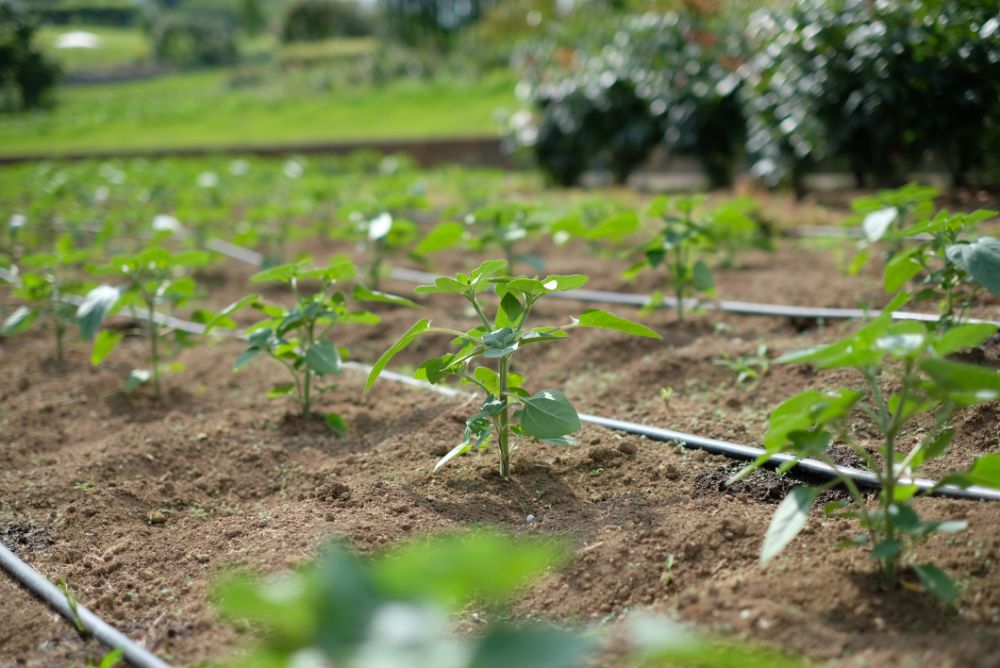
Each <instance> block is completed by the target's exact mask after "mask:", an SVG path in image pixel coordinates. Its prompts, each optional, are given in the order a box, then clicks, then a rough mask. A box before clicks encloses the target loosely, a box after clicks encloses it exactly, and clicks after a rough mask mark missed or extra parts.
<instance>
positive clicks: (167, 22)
mask: <svg viewBox="0 0 1000 668" xmlns="http://www.w3.org/2000/svg"><path fill="white" fill-rule="evenodd" d="M153 53H154V54H155V55H156V58H157V60H158V61H160V62H162V63H166V64H170V65H176V66H178V67H196V66H209V65H225V64H228V63H232V62H235V60H236V58H237V55H238V50H237V47H236V35H235V30H234V29H233V27H232V26H231V25H229V24H228V23H226V22H225V21H221V20H217V19H211V18H200V17H194V16H184V15H177V16H166V17H164V18H162V19H160V20H159V21H157V23H156V25H155V26H154V28H153Z"/></svg>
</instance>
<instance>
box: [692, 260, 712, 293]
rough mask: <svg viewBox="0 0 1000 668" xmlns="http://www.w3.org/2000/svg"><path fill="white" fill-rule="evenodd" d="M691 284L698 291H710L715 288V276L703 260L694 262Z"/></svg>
mask: <svg viewBox="0 0 1000 668" xmlns="http://www.w3.org/2000/svg"><path fill="white" fill-rule="evenodd" d="M691 285H693V286H694V288H695V289H696V290H698V291H699V292H711V291H712V290H714V289H715V277H714V276H712V270H711V269H709V268H708V265H707V264H705V262H704V261H703V260H698V261H697V262H695V263H694V268H693V273H692V275H691Z"/></svg>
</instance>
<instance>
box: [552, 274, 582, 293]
mask: <svg viewBox="0 0 1000 668" xmlns="http://www.w3.org/2000/svg"><path fill="white" fill-rule="evenodd" d="M589 280H590V277H589V276H584V275H583V274H568V275H563V274H553V275H552V276H546V277H545V278H544V279H542V287H544V288H545V289H546V290H548V291H550V292H569V291H570V290H576V289H577V288H582V287H583V286H584V285H586V284H587V281H589Z"/></svg>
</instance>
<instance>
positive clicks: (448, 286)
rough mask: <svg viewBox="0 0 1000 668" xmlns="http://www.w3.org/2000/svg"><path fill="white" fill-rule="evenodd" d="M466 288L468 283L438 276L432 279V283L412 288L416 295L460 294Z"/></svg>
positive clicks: (463, 292) (464, 291)
mask: <svg viewBox="0 0 1000 668" xmlns="http://www.w3.org/2000/svg"><path fill="white" fill-rule="evenodd" d="M468 289H469V286H468V285H466V284H464V283H460V282H458V281H456V280H455V279H454V278H449V277H447V276H438V277H437V278H435V279H434V285H418V286H417V287H416V288H414V289H413V291H414V292H415V293H417V294H418V295H429V294H435V293H439V294H454V295H462V294H465V293H466V291H467V290H468Z"/></svg>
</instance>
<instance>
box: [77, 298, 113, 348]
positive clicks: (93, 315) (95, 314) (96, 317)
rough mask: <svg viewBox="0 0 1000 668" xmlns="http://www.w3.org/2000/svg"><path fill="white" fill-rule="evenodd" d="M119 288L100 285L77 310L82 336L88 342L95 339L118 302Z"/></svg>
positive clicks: (84, 299)
mask: <svg viewBox="0 0 1000 668" xmlns="http://www.w3.org/2000/svg"><path fill="white" fill-rule="evenodd" d="M120 294H121V293H120V292H119V291H118V288H116V287H113V286H110V285H99V286H97V287H96V288H94V289H93V290H91V291H90V292H88V293H87V295H86V296H85V297H84V298H83V301H82V302H80V306H79V308H77V309H76V321H77V323H78V324H79V325H80V334H81V335H82V336H83V338H84V339H85V340H87V341H89V340H90V339H92V338H94V335H95V334H97V330H98V329H100V327H101V323H102V322H104V317H105V316H106V315H107V314H108V311H110V310H111V308H112V307H114V305H115V303H117V302H118V297H119V296H120Z"/></svg>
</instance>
